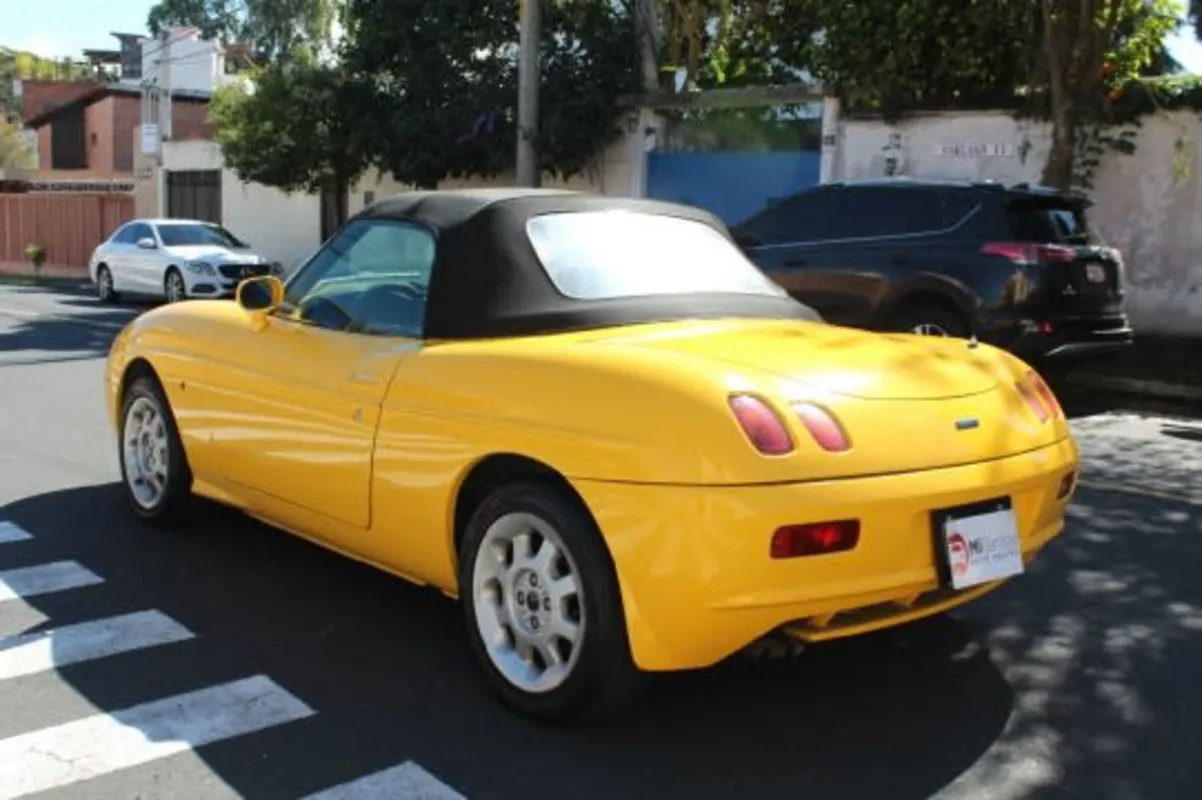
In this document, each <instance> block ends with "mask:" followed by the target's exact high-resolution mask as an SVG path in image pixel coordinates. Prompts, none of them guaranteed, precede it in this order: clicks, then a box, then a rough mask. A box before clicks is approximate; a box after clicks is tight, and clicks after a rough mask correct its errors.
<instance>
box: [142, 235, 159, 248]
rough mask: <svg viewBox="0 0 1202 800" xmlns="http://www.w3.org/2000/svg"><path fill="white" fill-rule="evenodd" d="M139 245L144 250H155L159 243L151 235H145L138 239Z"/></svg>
mask: <svg viewBox="0 0 1202 800" xmlns="http://www.w3.org/2000/svg"><path fill="white" fill-rule="evenodd" d="M138 247H141V248H142V249H143V250H154V249H155V247H157V245H155V243H154V239H151V238H150V237H149V236H143V237H142V238H141V239H139V240H138Z"/></svg>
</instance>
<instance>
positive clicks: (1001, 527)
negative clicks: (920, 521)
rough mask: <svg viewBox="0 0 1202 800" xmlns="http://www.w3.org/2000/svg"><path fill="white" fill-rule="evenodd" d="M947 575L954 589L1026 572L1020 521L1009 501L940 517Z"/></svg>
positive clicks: (938, 524) (938, 534)
mask: <svg viewBox="0 0 1202 800" xmlns="http://www.w3.org/2000/svg"><path fill="white" fill-rule="evenodd" d="M936 538H937V542H938V544H939V546H940V547H941V548H942V551H943V552H942V554H941V555H942V556H943V558H942V564H943V567H944V570H943V571H944V576H945V580H946V582H948V583H949V584H950V585H951V587H952V588H953V589H965V588H968V587H970V586H977V585H978V584H982V583H988V582H990V581H996V580H1001V579H1002V578H1009V577H1011V576H1013V575H1018V574H1020V573H1021V572H1022V571H1023V557H1022V549H1021V547H1020V545H1019V537H1018V519H1017V518H1016V517H1015V515H1014V509H1013V508H1012V507H1011V505H1010V499H1009V498H1003V499H1000V500H997V501H993V502H990V503H985V504H978V505H975V506H972V507H969V508H963V509H949V510H947V511H944V512H941V513H940V514H937V515H936Z"/></svg>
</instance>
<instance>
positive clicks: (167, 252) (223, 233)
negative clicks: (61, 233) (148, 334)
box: [88, 219, 277, 302]
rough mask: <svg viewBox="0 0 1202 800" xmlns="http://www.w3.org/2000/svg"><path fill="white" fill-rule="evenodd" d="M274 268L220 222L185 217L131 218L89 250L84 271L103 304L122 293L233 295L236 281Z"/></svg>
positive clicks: (183, 297)
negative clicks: (215, 223)
mask: <svg viewBox="0 0 1202 800" xmlns="http://www.w3.org/2000/svg"><path fill="white" fill-rule="evenodd" d="M272 271H277V270H275V268H274V265H272V264H269V263H268V262H267V261H266V260H265V259H264V258H263V257H262V256H260V255H258V254H256V253H255V252H253V251H252V250H251V249H250V247H249V245H247V244H246V243H244V242H242V241H240V240H239V239H238V238H237V237H236V236H234V235H233V234H232V233H230V232H229V231H227V230H226V229H225V228H223V227H221V226H220V225H214V224H213V223H211V222H201V221H198V220H187V219H135V220H131V221H130V222H127V223H125V224H124V225H122V226H121V227H120V228H117V230H116V231H114V232H113V235H112V236H110V237H109V238H108V241H106V242H104V243H102V244H101V245H100V246H99V247H97V248H96V249H95V250H94V251H93V252H92V258H91V260H90V261H89V262H88V274H89V276H90V277H91V279H92V284H93V285H94V286H95V287H96V293H97V295H98V296H99V297H100V299H101V300H103V301H105V302H115V301H116V300H117V299H119V297H120V296H121V295H125V294H130V295H145V296H150V297H165V298H166V299H167V301H168V302H176V301H179V300H186V299H188V298H201V297H210V298H222V297H233V295H234V289H235V287H237V285H238V282H239V281H241V280H243V279H245V278H249V277H252V276H255V275H265V274H267V273H269V272H272Z"/></svg>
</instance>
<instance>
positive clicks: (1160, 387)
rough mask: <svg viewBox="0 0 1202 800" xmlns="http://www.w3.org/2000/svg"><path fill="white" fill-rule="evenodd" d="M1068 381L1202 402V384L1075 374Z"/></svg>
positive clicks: (1118, 390) (1123, 392)
mask: <svg viewBox="0 0 1202 800" xmlns="http://www.w3.org/2000/svg"><path fill="white" fill-rule="evenodd" d="M1068 382H1069V383H1070V384H1072V385H1074V386H1080V387H1082V388H1086V389H1100V390H1102V391H1108V392H1118V393H1120V394H1138V395H1143V396H1145V397H1158V398H1164V399H1166V400H1191V401H1197V402H1202V386H1185V385H1182V384H1178V383H1165V382H1164V381H1144V380H1137V379H1135V378H1120V377H1118V376H1115V375H1089V374H1085V375H1073V376H1071V377H1070V378H1069V380H1068Z"/></svg>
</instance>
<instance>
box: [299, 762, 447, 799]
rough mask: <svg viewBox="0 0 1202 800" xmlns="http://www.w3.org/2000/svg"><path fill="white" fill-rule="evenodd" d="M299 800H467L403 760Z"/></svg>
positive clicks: (419, 768) (414, 765) (416, 766)
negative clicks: (402, 762) (400, 762)
mask: <svg viewBox="0 0 1202 800" xmlns="http://www.w3.org/2000/svg"><path fill="white" fill-rule="evenodd" d="M302 800H467V798H466V797H464V796H463V795H461V794H459V792H457V791H455V790H454V789H452V788H451V787H450V786H447V785H446V784H445V783H443V782H442V781H440V780H439V779H438V778H435V777H434V776H433V775H431V774H430V773H429V772H426V771H425V770H424V769H422V768H421V767H419V766H418V765H417V764H414V763H413V762H412V761H406V762H405V763H404V764H399V765H397V766H395V767H389V768H388V769H384V770H380V771H379V772H373V773H372V774H370V775H365V776H363V777H362V778H358V779H356V780H353V781H348V782H346V783H340V784H338V785H337V786H331V787H330V788H328V789H323V790H322V791H320V792H316V793H315V794H311V795H308V796H306V797H304V798H303V799H302Z"/></svg>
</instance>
